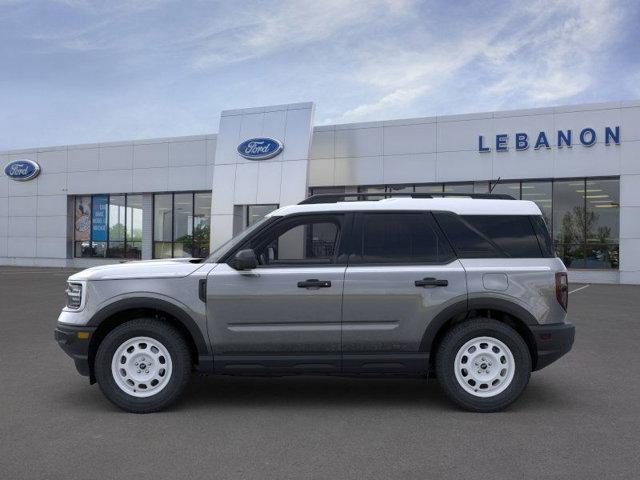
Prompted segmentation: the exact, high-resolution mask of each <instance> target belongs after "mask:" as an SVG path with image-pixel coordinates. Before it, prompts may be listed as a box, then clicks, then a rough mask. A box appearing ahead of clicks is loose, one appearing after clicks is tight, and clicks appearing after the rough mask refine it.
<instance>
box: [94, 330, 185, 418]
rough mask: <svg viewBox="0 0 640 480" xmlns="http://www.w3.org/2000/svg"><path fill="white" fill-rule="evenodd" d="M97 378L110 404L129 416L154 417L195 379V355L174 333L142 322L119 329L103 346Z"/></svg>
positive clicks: (103, 341) (96, 363)
mask: <svg viewBox="0 0 640 480" xmlns="http://www.w3.org/2000/svg"><path fill="white" fill-rule="evenodd" d="M95 374H96V379H97V381H98V384H99V385H100V389H101V390H102V392H103V393H104V395H105V396H106V397H107V398H108V399H109V400H110V401H111V402H112V403H114V404H115V405H117V406H118V407H120V408H122V409H123V410H126V411H128V412H133V413H150V412H155V411H158V410H161V409H163V408H165V407H166V406H168V405H169V404H171V403H173V402H174V401H175V400H176V399H177V398H178V397H179V396H180V394H181V393H182V391H183V390H184V388H185V387H186V385H187V383H188V381H189V378H190V376H191V355H190V353H189V348H188V346H187V344H186V342H185V340H184V338H183V337H182V335H181V333H180V332H179V331H178V330H176V329H175V328H174V327H172V326H171V325H169V324H166V323H164V322H162V321H159V320H156V319H152V318H140V319H135V320H131V321H128V322H126V323H123V324H122V325H119V326H117V327H116V328H114V329H113V330H112V331H111V332H109V333H108V334H107V336H106V337H105V338H104V339H103V340H102V342H101V343H100V346H99V347H98V352H97V354H96V359H95Z"/></svg>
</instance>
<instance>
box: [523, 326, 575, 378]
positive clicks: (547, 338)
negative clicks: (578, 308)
mask: <svg viewBox="0 0 640 480" xmlns="http://www.w3.org/2000/svg"><path fill="white" fill-rule="evenodd" d="M530 328H531V332H532V333H533V337H534V339H535V342H536V349H537V361H536V364H535V368H534V370H540V369H541V368H544V367H546V366H547V365H549V364H551V363H553V362H555V361H556V360H558V359H559V358H560V357H562V356H563V355H564V354H565V353H567V352H568V351H569V350H571V347H572V346H573V340H574V338H575V334H576V327H574V326H573V324H571V323H555V324H550V325H535V326H532V327H530Z"/></svg>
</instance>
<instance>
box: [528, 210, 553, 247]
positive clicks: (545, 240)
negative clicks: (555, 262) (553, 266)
mask: <svg viewBox="0 0 640 480" xmlns="http://www.w3.org/2000/svg"><path fill="white" fill-rule="evenodd" d="M529 218H530V219H531V223H532V224H533V229H534V230H535V231H536V235H537V236H538V243H539V244H540V248H541V249H542V255H543V256H545V257H555V252H554V251H553V243H552V242H551V235H549V229H548V228H547V224H546V223H545V221H544V218H543V217H542V215H534V216H531V217H529Z"/></svg>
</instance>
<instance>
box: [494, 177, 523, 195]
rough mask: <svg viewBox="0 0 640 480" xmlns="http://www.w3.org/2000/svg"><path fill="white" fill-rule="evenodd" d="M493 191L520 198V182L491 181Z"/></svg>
mask: <svg viewBox="0 0 640 480" xmlns="http://www.w3.org/2000/svg"><path fill="white" fill-rule="evenodd" d="M491 187H492V189H491V193H495V194H499V195H511V196H512V197H513V198H515V199H516V200H520V182H503V181H500V182H491Z"/></svg>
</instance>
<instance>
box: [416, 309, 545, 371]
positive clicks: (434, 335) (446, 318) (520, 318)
mask: <svg viewBox="0 0 640 480" xmlns="http://www.w3.org/2000/svg"><path fill="white" fill-rule="evenodd" d="M475 317H483V318H491V319H494V320H498V321H499V322H501V323H504V324H506V325H509V326H510V327H511V328H513V329H514V330H515V331H516V332H518V334H519V335H520V336H521V337H522V338H523V340H524V341H525V343H526V344H527V347H528V348H529V353H530V355H531V363H532V367H533V370H535V368H536V364H537V360H538V358H537V357H538V354H537V347H536V341H535V337H534V335H533V332H532V331H531V329H530V328H529V325H538V322H537V321H536V319H535V317H534V316H533V315H532V314H531V313H530V312H528V311H527V310H526V309H525V308H523V307H521V306H520V305H518V304H516V303H513V302H510V301H508V300H503V299H496V298H478V299H468V300H467V301H461V302H458V303H455V304H453V305H450V306H449V307H447V308H445V309H444V310H442V311H441V312H440V313H439V314H438V315H436V317H435V318H434V319H433V320H432V321H431V322H430V323H429V326H428V327H427V330H426V331H425V334H424V336H423V338H422V342H421V344H420V351H422V352H427V353H429V371H433V369H432V367H433V365H434V361H435V357H436V355H435V352H436V351H437V349H438V346H439V345H440V342H441V341H442V338H443V337H444V335H445V334H446V333H447V331H448V330H449V329H450V328H451V327H452V326H453V325H455V324H457V323H459V322H462V321H464V320H468V319H471V318H475Z"/></svg>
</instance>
